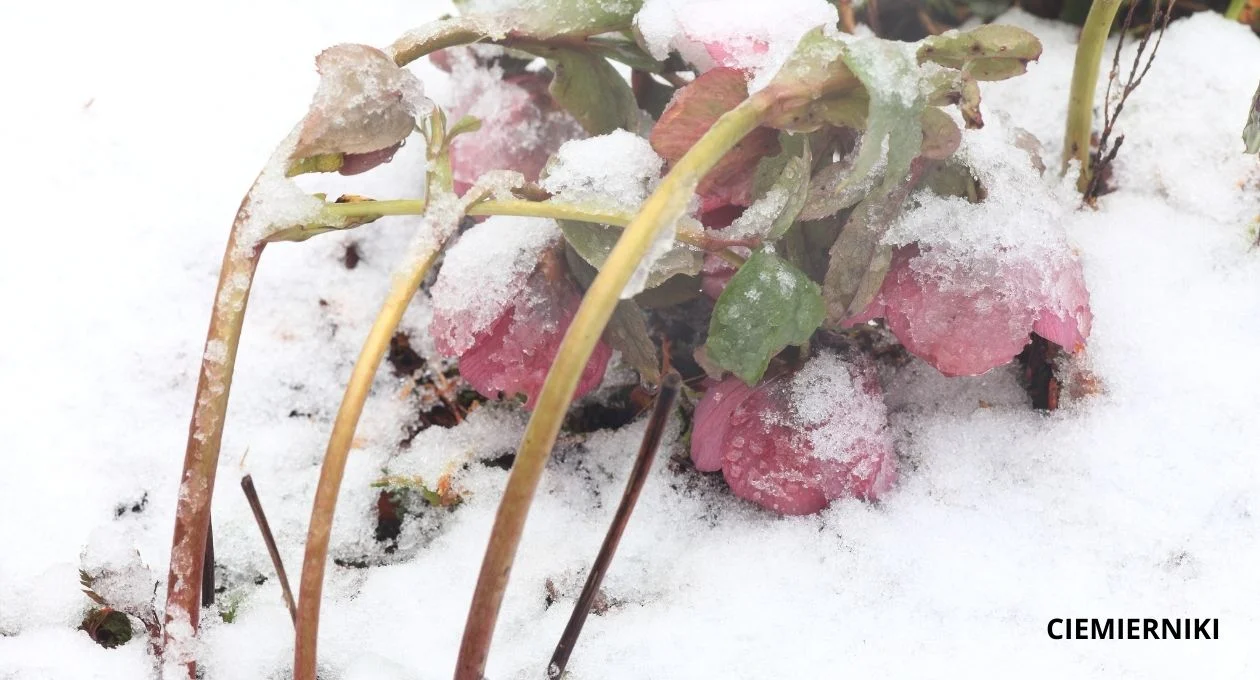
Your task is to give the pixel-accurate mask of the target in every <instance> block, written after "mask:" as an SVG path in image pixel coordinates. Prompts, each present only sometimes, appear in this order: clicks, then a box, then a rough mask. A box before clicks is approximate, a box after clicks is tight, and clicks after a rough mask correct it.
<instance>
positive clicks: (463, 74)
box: [450, 62, 585, 193]
mask: <svg viewBox="0 0 1260 680" xmlns="http://www.w3.org/2000/svg"><path fill="white" fill-rule="evenodd" d="M454 68H455V71H454V75H455V76H456V77H453V78H452V82H454V83H463V85H462V89H460V90H458V91H457V92H456V93H455V105H454V106H453V108H452V111H451V115H450V119H451V120H452V121H456V120H459V119H460V118H461V117H463V116H464V115H472V116H476V117H477V118H479V119H481V129H479V130H476V131H475V132H469V133H465V134H462V135H460V136H458V137H456V138H455V139H454V140H453V141H452V142H451V172H452V175H453V176H454V179H455V185H456V191H457V192H458V193H463V192H464V191H466V190H467V189H468V187H470V186H472V185H473V183H475V182H476V181H477V178H479V177H481V176H482V175H483V174H485V173H486V172H487V171H490V170H516V171H517V172H520V173H521V174H523V175H525V179H526V180H528V181H530V182H533V181H536V180H537V179H538V175H539V173H540V172H542V169H543V166H544V165H546V164H547V159H549V158H550V157H551V156H552V154H554V153H555V152H556V151H557V150H559V148H560V145H561V144H564V143H565V142H567V141H569V140H571V139H578V138H580V137H583V136H585V133H584V132H583V130H582V126H581V125H580V124H579V123H578V122H577V120H575V119H574V118H573V117H572V116H570V115H569V114H568V113H567V112H565V111H564V110H563V109H562V108H560V107H559V106H557V105H556V103H555V101H554V100H553V99H552V98H551V95H550V94H549V93H548V91H547V86H548V84H549V83H550V81H549V79H548V78H547V77H546V76H544V75H542V74H538V73H524V74H521V75H516V76H511V77H509V78H507V79H504V80H500V79H498V76H497V75H494V73H493V72H492V71H488V70H484V69H471V68H469V67H468V66H467V65H460V63H459V62H456V64H455V67H454ZM457 87H460V86H459V85H457Z"/></svg>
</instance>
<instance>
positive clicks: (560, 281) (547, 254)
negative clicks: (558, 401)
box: [429, 217, 612, 409]
mask: <svg viewBox="0 0 1260 680" xmlns="http://www.w3.org/2000/svg"><path fill="white" fill-rule="evenodd" d="M513 238H515V239H517V241H518V242H512V239H513ZM558 242H559V231H558V230H557V229H556V228H555V226H554V224H553V223H550V222H549V221H547V220H530V219H528V218H503V217H498V218H490V219H488V220H487V221H485V222H483V223H481V224H479V225H477V226H476V227H473V228H472V229H470V230H469V231H467V232H465V233H464V235H463V236H462V237H461V238H460V241H459V242H457V243H456V244H455V246H453V247H452V248H451V249H450V250H449V251H448V252H447V257H446V261H445V263H444V264H443V267H442V270H441V271H440V272H438V278H437V280H436V281H435V282H434V284H433V286H432V288H431V290H430V292H431V294H432V296H433V320H432V322H431V323H430V325H429V333H430V335H431V336H432V337H433V343H434V346H435V347H436V349H437V351H438V352H439V353H440V354H442V355H443V356H447V357H458V358H459V372H460V375H462V376H463V378H464V380H466V381H467V382H468V384H469V385H471V386H472V387H473V388H474V389H476V390H477V391H478V392H480V393H481V394H483V395H486V396H489V397H494V396H496V395H498V394H499V393H500V392H502V393H504V394H507V395H513V394H523V395H525V398H526V402H525V408H526V409H532V408H533V407H534V404H535V403H536V400H537V398H538V394H539V393H540V392H541V391H542V386H543V382H544V381H545V380H546V378H547V372H548V371H549V370H550V369H551V364H552V362H553V361H554V360H555V358H556V352H557V351H558V350H559V348H560V342H561V340H562V339H563V338H564V334H565V332H566V331H568V330H569V324H570V323H572V321H573V316H574V314H576V313H577V308H578V305H579V304H581V301H582V296H581V294H580V293H579V291H578V289H577V286H575V285H574V284H573V282H572V281H570V280H569V278H568V275H567V272H566V271H565V269H564V265H563V257H562V256H558V255H557V254H556V253H557V251H556V249H555V245H556V244H557V243H558ZM496 248H497V250H496ZM611 357H612V349H611V348H610V347H609V346H608V345H607V344H605V343H604V342H603V341H601V342H599V344H597V345H596V346H595V351H594V353H593V354H592V355H591V358H590V360H589V361H587V363H586V366H585V368H584V369H583V370H582V375H581V378H580V379H579V382H578V387H577V396H579V397H580V396H582V395H584V394H586V393H587V392H590V391H591V390H593V389H595V388H596V387H598V386H599V383H600V381H601V380H602V379H603V377H604V371H605V370H606V369H607V368H608V361H609V359H610V358H611Z"/></svg>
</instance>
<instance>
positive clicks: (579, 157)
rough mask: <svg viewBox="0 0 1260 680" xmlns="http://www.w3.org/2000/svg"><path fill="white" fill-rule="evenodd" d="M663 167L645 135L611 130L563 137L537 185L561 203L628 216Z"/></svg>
mask: <svg viewBox="0 0 1260 680" xmlns="http://www.w3.org/2000/svg"><path fill="white" fill-rule="evenodd" d="M664 167H665V161H664V159H662V158H661V157H660V156H658V155H656V152H655V151H653V150H652V145H651V144H650V143H648V140H646V139H644V138H642V137H640V136H638V135H636V134H634V133H632V132H627V131H625V130H616V131H613V132H611V133H609V134H606V135H600V136H598V137H592V138H590V139H575V140H572V141H568V142H565V143H564V145H563V146H561V147H560V150H559V151H558V152H556V155H555V157H554V159H553V160H552V161H551V163H550V164H548V166H547V169H546V171H545V176H544V177H543V179H542V181H541V182H540V185H541V186H542V188H543V189H546V190H547V191H548V192H550V193H551V194H552V196H553V197H554V198H555V199H556V200H557V201H559V202H562V203H570V204H575V205H581V206H584V207H589V208H593V209H598V210H619V211H622V212H626V213H630V214H632V215H633V214H634V213H635V212H637V211H638V208H639V205H641V204H642V203H643V201H644V200H646V199H647V197H648V196H649V195H650V194H651V192H652V190H653V189H655V188H656V185H657V183H658V182H659V180H660V175H661V170H662V169H663V168H664Z"/></svg>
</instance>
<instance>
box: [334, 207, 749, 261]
mask: <svg viewBox="0 0 1260 680" xmlns="http://www.w3.org/2000/svg"><path fill="white" fill-rule="evenodd" d="M424 209H425V202H424V200H392V201H361V202H357V203H330V204H329V205H327V206H325V207H324V211H325V212H326V213H327V214H328V215H329V216H332V217H335V218H337V219H347V218H365V217H374V216H385V215H420V214H423V213H424ZM468 214H469V215H474V216H488V215H516V216H520V217H546V218H550V219H554V220H574V221H577V222H591V223H594V224H607V225H609V226H611V227H622V228H624V227H625V226H626V225H628V224H630V221H631V220H632V219H633V218H634V216H633V215H631V214H630V213H627V212H622V211H619V210H595V209H591V208H586V207H582V206H576V205H567V204H564V203H557V202H553V201H524V200H515V199H508V200H486V201H481V202H479V203H476V204H474V205H473V206H472V207H471V208H469V209H468ZM696 226H697V227H698V229H696V230H684V229H679V230H678V233H677V234H676V235H675V236H674V239H675V240H676V241H678V242H679V243H686V244H687V245H690V246H693V247H695V248H700V249H701V250H709V248H708V245H709V242H708V239H706V237H705V236H704V234H703V232H702V231H701V229H702V228H699V225H696ZM716 253H717V255H718V256H719V257H721V258H722V259H724V260H726V261H727V262H729V263H731V264H733V265H735V266H736V267H738V266H740V265H742V264H743V263H744V257H743V256H741V255H740V254H739V253H736V252H734V251H732V250H731V249H729V248H722V249H720V250H717V251H716Z"/></svg>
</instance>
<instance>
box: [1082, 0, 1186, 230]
mask: <svg viewBox="0 0 1260 680" xmlns="http://www.w3.org/2000/svg"><path fill="white" fill-rule="evenodd" d="M1152 3H1153V8H1152V11H1151V26H1150V28H1151V30H1148V31H1147V32H1146V33H1145V34H1144V35H1143V36H1142V39H1141V40H1140V41H1139V42H1138V46H1137V53H1136V54H1134V55H1133V65H1132V66H1131V67H1130V69H1129V75H1128V77H1127V78H1126V79H1125V82H1124V85H1123V87H1122V88H1121V90H1120V92H1119V94H1118V96H1117V98H1116V103H1115V106H1114V108H1113V107H1112V104H1111V101H1112V99H1111V88H1112V86H1113V85H1116V84H1117V83H1119V82H1120V52H1121V50H1123V49H1124V38H1125V36H1126V35H1127V34H1128V32H1129V31H1130V30H1131V29H1132V27H1133V17H1134V14H1135V12H1136V10H1137V6H1138V4H1140V3H1137V2H1134V3H1132V4H1130V5H1129V11H1128V13H1126V14H1125V17H1124V25H1123V26H1121V28H1120V38H1119V40H1118V41H1117V42H1116V53H1115V56H1114V57H1113V58H1112V62H1111V73H1110V75H1109V76H1108V77H1107V94H1106V97H1105V98H1104V99H1103V130H1102V135H1101V136H1100V137H1099V138H1098V151H1096V152H1094V153H1092V154H1090V163H1091V165H1092V171H1091V172H1090V176H1089V183H1088V184H1087V185H1086V188H1085V201H1086V202H1087V203H1090V204H1091V205H1092V204H1093V203H1094V201H1095V200H1097V198H1098V196H1099V194H1100V192H1101V191H1102V189H1103V181H1104V179H1105V177H1106V176H1107V175H1108V174H1109V173H1107V172H1106V171H1107V169H1108V168H1110V167H1111V162H1112V161H1114V160H1115V158H1116V154H1117V153H1119V151H1120V145H1121V144H1123V143H1124V135H1119V136H1117V137H1116V141H1115V144H1114V145H1112V144H1111V136H1112V133H1113V132H1114V129H1115V125H1116V119H1117V118H1119V117H1120V112H1121V111H1123V110H1124V104H1125V102H1126V101H1128V99H1129V95H1130V94H1132V93H1133V91H1134V90H1136V89H1137V87H1138V85H1141V84H1142V79H1143V78H1145V77H1146V74H1147V72H1148V71H1150V70H1151V65H1152V64H1153V63H1155V54H1156V52H1158V51H1159V44H1160V42H1162V41H1163V39H1164V32H1165V31H1167V30H1168V20H1169V18H1170V17H1171V16H1172V9H1173V5H1175V4H1177V0H1172V1H1171V2H1169V3H1168V7H1166V8H1165V7H1163V4H1164V3H1163V0H1152ZM1156 24H1159V28H1158V29H1157V30H1156V29H1155V25H1156ZM1152 33H1154V34H1155V44H1154V45H1153V46H1151V51H1150V54H1149V55H1147V57H1146V61H1145V62H1143V61H1142V56H1143V55H1144V54H1145V53H1146V48H1147V46H1148V45H1150V40H1151V34H1152Z"/></svg>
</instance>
